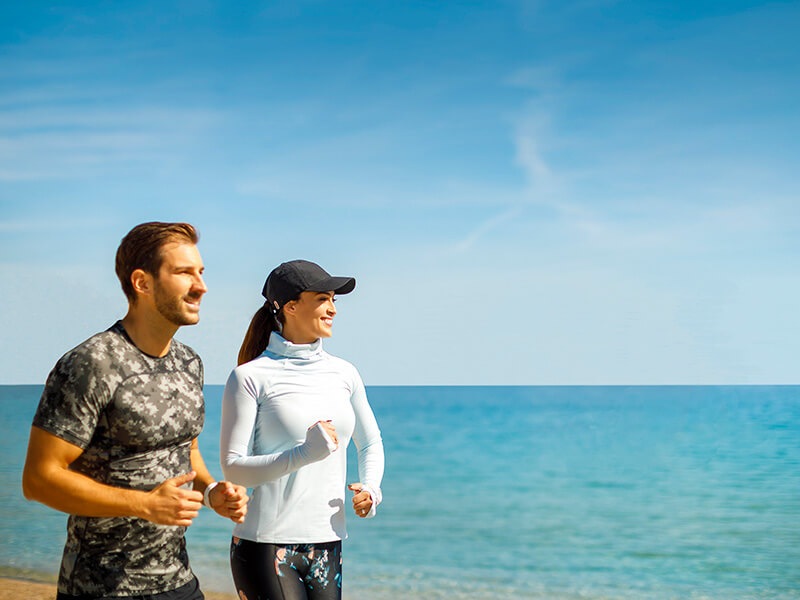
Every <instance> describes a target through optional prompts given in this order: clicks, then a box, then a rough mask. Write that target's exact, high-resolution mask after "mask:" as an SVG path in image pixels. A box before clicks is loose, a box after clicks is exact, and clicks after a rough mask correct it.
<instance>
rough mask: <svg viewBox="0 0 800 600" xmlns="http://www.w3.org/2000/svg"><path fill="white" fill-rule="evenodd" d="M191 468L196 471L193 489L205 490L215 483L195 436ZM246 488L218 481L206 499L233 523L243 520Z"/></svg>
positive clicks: (246, 500) (245, 508)
mask: <svg viewBox="0 0 800 600" xmlns="http://www.w3.org/2000/svg"><path fill="white" fill-rule="evenodd" d="M192 470H193V471H194V472H195V473H197V477H195V480H194V489H195V490H196V491H198V492H201V493H202V492H205V490H206V488H207V487H208V486H209V485H211V484H212V483H215V481H214V478H213V477H212V476H211V473H209V471H208V468H207V467H206V463H205V461H204V460H203V456H202V455H201V454H200V448H199V447H198V445H197V438H195V439H194V440H192ZM248 500H250V498H248V497H247V488H245V487H243V486H241V485H235V484H233V483H231V482H230V481H219V482H216V485H215V486H214V487H213V488H212V489H211V491H210V492H209V494H208V501H209V504H210V505H211V508H212V509H213V510H214V511H215V512H216V513H218V514H220V515H222V516H223V517H226V518H228V519H230V520H231V521H233V522H234V523H242V522H244V516H245V515H246V514H247V502H248Z"/></svg>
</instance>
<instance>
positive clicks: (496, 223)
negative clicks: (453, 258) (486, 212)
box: [449, 206, 522, 254]
mask: <svg viewBox="0 0 800 600" xmlns="http://www.w3.org/2000/svg"><path fill="white" fill-rule="evenodd" d="M521 213H522V207H521V206H515V207H512V208H509V209H508V210H505V211H503V212H501V213H499V214H496V215H494V216H492V217H490V218H488V219H486V220H485V221H483V222H482V223H480V224H479V225H478V226H477V227H476V228H475V229H473V230H472V232H471V233H470V234H469V235H467V236H466V237H465V238H464V239H462V240H461V241H459V242H457V243H456V244H454V245H453V246H452V247H451V249H450V251H449V254H462V253H464V252H466V251H467V250H469V249H470V248H472V247H473V246H474V245H475V244H476V243H477V242H478V241H479V240H480V239H481V238H483V237H485V236H486V235H487V234H488V233H489V232H491V231H492V230H494V229H497V228H498V227H500V226H501V225H503V224H504V223H506V222H508V221H509V220H511V219H513V218H514V217H516V216H518V215H520V214H521Z"/></svg>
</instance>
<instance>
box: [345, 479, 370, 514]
mask: <svg viewBox="0 0 800 600" xmlns="http://www.w3.org/2000/svg"><path fill="white" fill-rule="evenodd" d="M347 489H349V490H352V491H353V492H354V495H353V510H354V511H356V515H358V516H359V517H361V518H362V519H363V518H364V517H366V516H367V515H368V514H369V511H370V510H371V509H372V494H370V493H369V492H368V491H366V490H364V489H363V486H362V485H361V484H360V483H351V484H350V485H348V486H347Z"/></svg>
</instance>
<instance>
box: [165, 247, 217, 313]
mask: <svg viewBox="0 0 800 600" xmlns="http://www.w3.org/2000/svg"><path fill="white" fill-rule="evenodd" d="M161 254H162V256H163V259H164V260H163V262H162V263H161V268H160V269H159V271H158V274H157V276H156V278H155V280H154V286H153V299H154V301H155V305H156V310H158V312H159V313H161V315H162V316H163V317H164V318H165V319H167V321H169V322H170V323H173V324H175V325H179V326H180V325H194V324H195V323H197V322H198V321H199V320H200V299H201V298H202V297H203V294H205V293H206V292H207V291H208V288H207V287H206V284H205V283H204V282H203V260H202V259H201V258H200V252H199V251H198V250H197V246H195V245H194V244H189V243H185V242H171V243H168V244H165V245H164V246H163V247H162V248H161Z"/></svg>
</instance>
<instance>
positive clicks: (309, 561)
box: [231, 537, 342, 600]
mask: <svg viewBox="0 0 800 600" xmlns="http://www.w3.org/2000/svg"><path fill="white" fill-rule="evenodd" d="M231 571H233V582H234V584H236V591H237V592H239V597H240V598H241V599H242V600H341V598H342V542H341V541H337V542H327V543H325V544H266V543H260V542H251V541H250V540H242V539H239V538H236V537H235V538H233V541H231Z"/></svg>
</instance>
